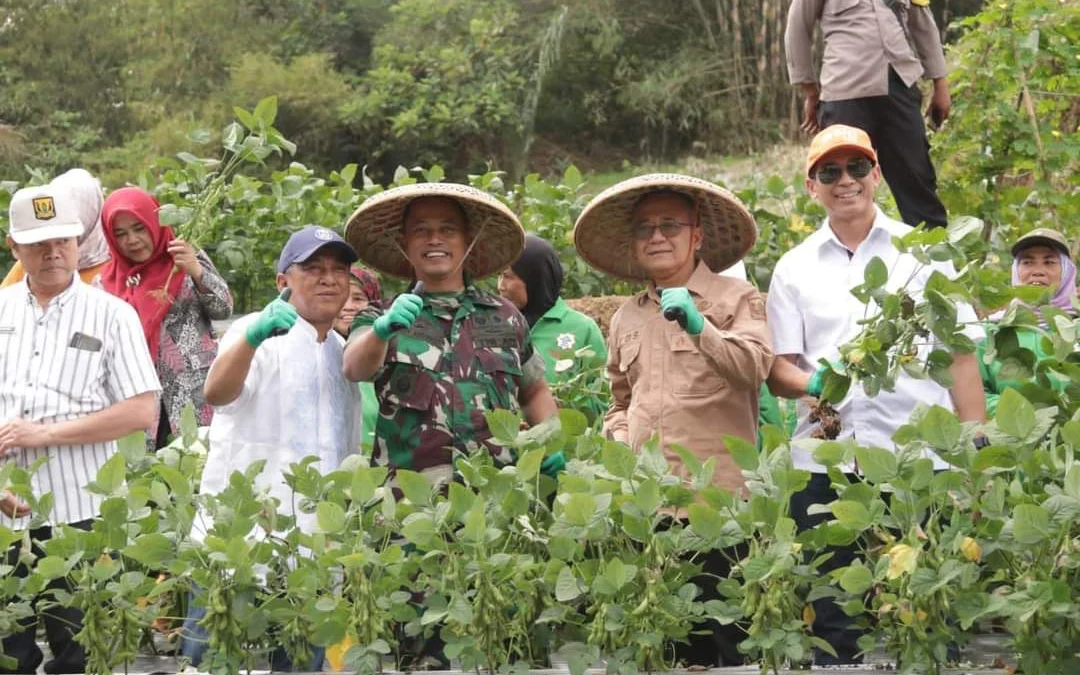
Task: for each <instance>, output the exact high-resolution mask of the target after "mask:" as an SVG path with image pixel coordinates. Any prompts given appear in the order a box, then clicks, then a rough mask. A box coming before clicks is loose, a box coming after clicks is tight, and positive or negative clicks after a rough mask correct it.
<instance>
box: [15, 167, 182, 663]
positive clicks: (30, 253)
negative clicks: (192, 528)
mask: <svg viewBox="0 0 1080 675" xmlns="http://www.w3.org/2000/svg"><path fill="white" fill-rule="evenodd" d="M9 215H10V233H9V235H8V237H7V245H8V246H10V247H11V249H12V250H13V252H14V254H15V257H16V258H18V260H19V261H20V262H21V263H22V265H23V268H24V269H25V270H26V279H25V281H24V282H23V283H19V284H14V285H12V286H8V287H7V288H5V289H3V290H0V461H15V462H17V463H18V464H19V465H20V466H22V467H29V466H30V465H32V464H33V463H34V462H36V461H38V460H39V459H44V460H45V461H44V464H42V466H41V467H40V468H39V469H38V470H37V472H36V473H35V474H34V475H33V477H32V480H31V487H32V488H33V492H34V495H35V496H36V497H37V498H39V499H40V498H41V497H42V496H43V495H44V494H45V493H51V494H52V498H53V506H52V508H51V510H50V512H49V513H41V514H31V513H30V507H29V506H27V504H25V503H24V502H23V501H22V500H20V499H19V498H18V497H16V496H15V495H13V494H11V493H5V494H4V495H3V496H2V498H0V511H2V512H3V514H4V516H6V517H10V518H14V519H16V522H14V523H9V525H11V524H14V525H15V526H16V527H20V526H21V527H25V526H26V525H27V524H28V517H29V516H31V515H35V516H38V517H40V518H41V519H42V520H43V521H44V523H45V525H44V526H43V527H38V528H36V529H34V530H32V531H31V533H30V536H31V539H32V540H34V548H35V553H36V554H38V555H43V553H42V551H41V550H40V548H39V547H38V544H39V543H40V542H42V541H44V540H46V539H49V538H50V537H51V536H52V526H53V525H59V524H68V525H71V526H73V527H77V528H81V529H89V527H90V524H91V522H92V519H93V518H94V517H95V516H96V515H97V513H98V509H99V507H100V506H101V501H102V498H101V497H100V496H97V495H93V494H91V493H89V492H87V491H86V490H85V489H83V486H85V485H86V484H87V483H88V482H90V481H92V480H94V479H95V477H96V476H97V472H98V470H99V469H100V468H101V466H102V465H103V464H105V462H106V461H107V460H108V459H109V458H110V457H112V456H113V455H114V454H115V453H116V439H118V438H121V437H123V436H126V435H127V434H129V433H132V432H134V431H139V430H142V429H146V428H147V427H149V426H150V425H151V424H153V421H154V419H155V412H156V409H157V393H158V392H159V391H160V390H161V386H160V384H159V383H158V379H157V374H156V373H155V371H154V364H153V362H152V361H151V360H150V352H149V350H148V349H147V347H146V340H145V339H144V338H143V334H142V327H141V325H140V324H139V318H138V316H137V315H136V314H135V310H134V309H133V308H132V307H131V306H130V305H128V304H127V303H125V302H124V301H122V300H120V299H119V298H115V297H113V296H111V295H109V294H107V293H105V292H104V291H101V290H99V289H96V288H92V287H90V286H88V285H86V284H85V283H83V282H82V280H81V279H80V278H79V275H78V274H77V267H78V259H79V249H78V242H77V238H78V237H79V236H80V235H82V233H83V230H84V223H82V222H81V221H80V220H79V217H78V212H77V206H76V204H75V201H74V198H73V197H72V195H70V194H69V193H67V192H66V191H63V190H60V189H57V188H56V187H55V186H43V187H37V188H24V189H22V190H19V191H17V192H16V193H15V194H14V195H13V196H12V199H11V205H10V214H9ZM46 503H47V502H46ZM39 522H40V521H39ZM7 562H8V564H13V565H14V564H16V563H17V552H16V551H9V552H8V560H7ZM25 573H26V570H25V569H24V568H22V567H21V566H17V567H16V574H22V575H24V574H25ZM51 587H52V588H64V587H65V581H64V580H63V579H60V580H57V581H56V582H54V584H53V585H52V586H51ZM43 619H44V622H45V634H46V638H47V639H48V642H49V647H50V649H51V650H52V653H53V658H52V659H51V660H49V661H48V662H47V663H46V664H45V667H44V668H45V672H46V673H81V672H83V671H84V670H85V666H86V655H85V652H84V650H83V648H82V646H80V645H79V644H78V643H77V642H75V640H74V635H75V634H76V633H78V632H79V630H80V628H81V624H82V614H81V613H80V612H79V611H77V610H74V609H70V608H64V607H53V608H50V609H49V611H48V612H47V613H43ZM36 628H37V621H36V619H31V620H30V621H29V622H27V624H26V628H25V630H23V631H22V632H19V633H16V634H14V635H10V636H8V637H7V638H5V639H4V642H3V652H4V654H5V655H6V656H10V657H12V658H14V659H15V660H16V662H17V665H16V667H15V668H14V669H12V670H11V671H4V670H0V672H18V673H28V672H29V673H32V672H34V671H35V670H36V669H37V667H38V665H39V664H40V663H41V660H42V658H43V656H42V653H41V650H40V649H39V648H38V646H37V643H36V641H35V634H36Z"/></svg>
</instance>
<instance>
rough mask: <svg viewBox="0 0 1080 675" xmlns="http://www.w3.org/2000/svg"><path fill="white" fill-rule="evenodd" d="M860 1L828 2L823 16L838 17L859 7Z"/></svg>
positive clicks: (837, 0)
mask: <svg viewBox="0 0 1080 675" xmlns="http://www.w3.org/2000/svg"><path fill="white" fill-rule="evenodd" d="M859 2H861V0H829V1H828V2H826V3H825V10H824V14H825V16H839V15H841V14H844V13H845V12H848V11H850V10H852V9H854V8H855V7H858V6H859Z"/></svg>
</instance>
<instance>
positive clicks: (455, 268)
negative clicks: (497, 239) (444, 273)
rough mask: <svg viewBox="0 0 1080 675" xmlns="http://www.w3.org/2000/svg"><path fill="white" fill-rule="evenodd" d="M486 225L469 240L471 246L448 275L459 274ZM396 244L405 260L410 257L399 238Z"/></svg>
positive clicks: (395, 241) (395, 240)
mask: <svg viewBox="0 0 1080 675" xmlns="http://www.w3.org/2000/svg"><path fill="white" fill-rule="evenodd" d="M485 227H487V223H484V224H483V225H481V226H480V229H479V230H477V232H476V236H475V237H473V240H472V241H471V242H469V248H467V249H465V255H463V256H461V260H459V261H458V264H457V265H455V266H454V269H452V270H450V274H449V275H448V276H453V275H455V274H457V273H458V271H459V270H460V269H461V266H462V265H464V264H465V261H466V260H468V258H469V254H470V253H472V250H473V246H476V242H478V241H480V235H481V234H482V233H483V232H484V228H485ZM394 246H395V247H396V248H397V250H398V252H399V253H401V255H402V256H403V257H404V258H405V260H408V259H409V254H408V253H406V252H405V249H403V248H401V244H399V243H398V242H397V239H394Z"/></svg>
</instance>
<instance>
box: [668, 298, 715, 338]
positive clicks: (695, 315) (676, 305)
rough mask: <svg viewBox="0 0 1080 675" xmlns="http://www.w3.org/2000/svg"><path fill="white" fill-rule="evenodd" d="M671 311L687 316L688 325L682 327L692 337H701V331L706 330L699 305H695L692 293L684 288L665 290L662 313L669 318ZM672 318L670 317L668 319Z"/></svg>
mask: <svg viewBox="0 0 1080 675" xmlns="http://www.w3.org/2000/svg"><path fill="white" fill-rule="evenodd" d="M669 310H671V311H674V312H681V313H682V314H683V315H684V316H686V323H685V324H682V323H681V322H680V325H682V327H683V328H684V329H685V330H686V332H687V333H689V334H691V335H701V331H702V330H704V329H705V317H703V316H702V315H701V312H699V311H698V308H697V305H695V304H694V299H693V298H691V297H690V291H688V290H687V289H686V288H684V287H678V288H665V289H664V294H663V295H661V296H660V311H662V312H664V316H665V317H667V316H668V314H669ZM668 318H670V317H668Z"/></svg>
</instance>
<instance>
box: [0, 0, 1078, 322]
mask: <svg viewBox="0 0 1080 675" xmlns="http://www.w3.org/2000/svg"><path fill="white" fill-rule="evenodd" d="M787 6H788V2H787V1H786V0H776V1H770V2H762V3H735V4H730V5H729V4H727V3H724V2H722V1H721V0H716V2H715V3H709V2H706V0H694V1H693V2H686V3H677V5H665V6H664V7H660V6H659V5H655V3H650V2H645V1H644V0H628V1H627V2H622V3H609V2H603V1H601V0H586V1H584V2H581V3H575V4H574V5H573V6H568V5H563V4H560V3H557V2H551V1H548V0H530V1H527V2H526V1H519V2H513V1H511V0H491V1H483V2H481V1H479V0H446V1H444V2H432V1H431V0H327V1H326V2H320V3H309V2H304V1H302V0H290V1H287V2H275V3H261V2H254V1H251V0H248V1H239V0H224V1H222V0H215V1H214V2H210V1H209V0H176V1H174V2H169V3H165V2H161V1H160V0H119V1H118V2H114V3H52V2H46V1H45V0H16V1H14V2H10V3H7V4H6V5H5V8H4V9H3V10H0V17H2V18H3V38H4V39H3V40H0V86H2V87H3V92H4V95H3V96H0V178H5V179H7V180H6V181H4V182H3V184H2V188H3V189H0V207H5V206H6V200H7V194H8V193H9V192H10V191H12V190H13V189H14V187H16V186H17V185H18V184H26V183H35V182H43V181H45V180H47V179H48V178H49V177H50V176H51V175H53V174H54V173H58V172H59V171H62V170H65V169H67V168H69V167H71V166H74V165H83V166H87V167H88V168H90V169H91V170H93V171H95V172H97V173H98V174H99V175H101V176H102V177H103V179H104V182H105V184H106V185H108V186H119V185H122V184H125V183H134V184H139V185H142V186H144V187H146V188H148V189H150V190H152V191H154V192H155V193H156V194H157V195H158V197H159V198H160V199H161V201H162V202H163V203H165V204H172V205H173V206H175V207H176V208H178V209H183V208H184V207H187V208H191V207H192V206H193V205H194V203H195V202H196V200H197V198H198V196H199V194H200V192H201V190H203V188H204V187H205V186H206V185H207V181H208V178H207V174H208V172H211V173H212V172H213V170H214V169H213V166H214V164H213V162H214V160H211V159H208V158H217V157H220V156H221V153H222V150H221V148H222V146H226V147H227V146H228V145H229V143H228V142H227V141H228V138H226V137H225V136H222V135H216V134H213V133H208V132H207V131H206V130H207V129H221V128H223V127H225V126H226V124H227V123H229V121H230V120H231V119H232V118H233V116H234V115H235V112H234V110H233V108H232V106H233V105H234V104H239V105H240V106H244V107H247V106H254V105H255V103H256V102H257V101H260V100H263V99H264V98H266V97H268V96H271V95H273V96H275V97H276V100H277V105H276V115H275V116H274V118H273V120H272V122H273V124H274V125H275V127H276V128H277V129H280V134H281V135H283V136H284V137H286V138H288V139H290V140H291V141H292V142H293V143H295V145H296V149H295V153H287V152H286V153H283V154H278V155H274V156H271V157H268V158H266V161H265V164H263V165H261V166H256V165H250V164H249V165H247V166H246V167H245V168H244V170H243V172H242V173H239V174H236V175H231V176H229V178H228V180H227V182H226V184H225V189H224V192H223V195H222V199H221V200H220V201H219V202H216V203H215V207H214V209H213V211H212V213H210V214H208V215H209V216H210V218H209V220H208V222H207V223H206V226H205V232H204V236H201V237H200V242H201V244H202V245H203V246H204V247H205V248H206V249H207V250H208V251H209V253H210V254H211V256H212V257H213V258H214V260H215V261H216V262H217V264H218V265H219V266H220V267H221V268H222V269H223V271H224V273H225V275H226V277H227V279H228V281H229V282H230V284H231V285H232V287H233V289H234V291H235V292H236V294H237V299H238V310H240V311H246V310H250V309H253V308H256V307H258V306H260V305H261V303H263V302H264V301H266V300H267V299H268V298H269V296H268V293H269V292H270V286H271V285H270V284H269V283H268V279H269V278H270V277H271V276H272V273H273V272H272V269H273V266H272V263H273V260H274V258H275V256H276V255H277V251H278V250H279V249H280V246H281V244H282V243H283V242H284V240H285V238H286V237H287V236H288V235H289V233H290V232H292V231H294V230H295V229H298V228H299V227H301V226H303V225H305V224H308V223H317V224H321V225H325V226H328V227H335V228H340V227H341V225H342V224H343V222H344V220H345V218H346V217H347V215H348V214H349V213H350V212H351V210H352V209H354V208H355V207H356V206H357V205H358V204H359V203H360V202H361V201H362V200H363V199H364V198H365V197H366V196H367V195H370V194H372V193H373V192H375V191H377V190H378V189H380V186H382V185H390V184H399V183H402V182H408V181H412V180H417V179H420V180H442V179H446V180H458V181H470V182H472V183H474V184H476V185H478V186H480V187H482V188H484V189H487V190H490V191H491V192H492V193H494V194H496V195H498V196H499V197H500V198H502V199H504V200H506V201H507V203H509V204H510V205H511V206H512V207H513V208H514V209H515V210H516V211H517V212H518V213H519V215H520V216H521V218H522V222H523V223H524V224H525V226H526V228H527V229H529V230H530V231H534V232H537V233H539V234H540V235H542V236H544V237H546V238H548V239H550V240H551V241H552V242H554V243H555V245H556V247H557V248H558V249H559V251H560V253H561V254H562V258H563V263H564V265H565V266H566V268H567V287H566V288H565V291H566V295H567V296H568V297H576V296H579V295H601V294H607V293H624V292H627V291H628V290H630V289H629V288H628V287H626V286H625V285H621V284H616V283H613V282H612V281H611V280H610V279H607V278H605V277H603V276H601V275H598V274H597V273H595V272H594V271H592V270H590V269H589V268H588V267H587V266H586V265H585V264H584V262H583V261H581V260H580V259H579V258H577V256H575V255H574V251H573V246H572V241H571V237H570V230H571V226H572V223H573V221H574V219H575V218H576V217H577V215H578V213H579V212H580V210H581V208H582V207H583V206H584V204H585V203H586V202H587V201H588V198H589V197H590V196H591V194H592V193H593V192H595V191H596V190H597V189H598V188H597V187H594V186H593V185H592V183H593V182H594V172H595V171H599V170H603V169H610V168H614V167H621V168H622V169H623V170H624V171H623V174H622V175H627V174H630V173H636V172H643V171H646V170H648V168H647V167H649V166H657V165H658V163H659V165H660V166H663V167H665V168H675V169H677V170H683V171H686V172H688V173H702V174H704V170H703V169H695V168H694V164H692V163H689V162H687V161H686V160H687V159H688V158H687V155H686V153H687V152H690V151H694V152H706V153H716V152H731V153H741V152H752V153H753V152H756V151H758V150H761V149H762V148H763V147H764V146H765V145H767V144H771V143H773V142H775V141H778V140H781V139H782V138H783V137H784V136H785V135H786V130H788V129H791V127H792V122H793V121H794V117H793V115H794V114H795V111H796V110H797V105H796V104H797V103H798V101H797V98H796V96H795V94H794V92H793V90H792V88H791V87H789V86H788V85H787V84H786V82H785V81H784V67H783V63H782V53H781V50H780V42H779V40H780V39H781V37H782V26H783V21H784V17H785V16H786V10H787ZM979 7H980V3H976V2H957V1H955V0H954V1H952V2H949V3H941V5H938V3H935V9H936V11H938V12H939V13H942V12H946V13H948V16H940V17H939V21H941V22H942V25H945V20H946V19H947V18H951V17H955V16H964V15H966V14H971V12H973V11H975V10H976V9H978V8H979ZM947 35H948V37H949V39H950V44H949V47H948V53H949V58H950V61H951V62H952V63H953V64H954V70H953V73H952V74H951V76H950V80H951V82H952V88H953V93H954V96H953V99H954V108H953V114H952V117H951V118H950V119H949V121H948V123H947V124H946V125H945V127H944V129H943V130H941V131H940V132H937V133H934V134H932V136H931V143H932V151H933V154H934V157H935V160H936V163H937V167H938V171H939V181H940V185H941V191H942V194H943V197H944V199H945V201H946V204H947V206H948V207H949V209H950V212H951V213H953V214H954V215H961V214H963V215H973V216H976V217H979V218H982V219H983V220H984V221H985V222H986V224H987V226H986V228H985V231H984V237H985V238H987V239H988V240H990V241H991V242H992V243H993V244H994V247H993V248H991V249H990V252H989V254H988V260H989V262H991V263H992V265H991V269H997V270H1000V269H1001V268H1003V267H1004V266H1005V264H1007V260H1005V259H1004V256H1003V255H1001V250H1002V249H1003V248H1007V246H1006V244H1007V243H1008V242H1009V241H1011V240H1012V239H1013V238H1014V237H1015V236H1016V235H1017V234H1019V233H1022V232H1024V231H1027V230H1028V229H1031V228H1032V227H1035V226H1037V225H1050V226H1054V227H1058V228H1060V229H1062V230H1064V231H1065V232H1066V234H1067V235H1068V236H1069V237H1070V238H1075V237H1076V236H1077V234H1078V232H1077V230H1076V226H1075V223H1076V222H1077V216H1078V215H1080V213H1078V212H1080V199H1078V189H1080V184H1078V182H1077V179H1076V169H1077V165H1078V163H1080V160H1078V157H1080V141H1078V138H1080V135H1078V133H1077V131H1078V125H1080V59H1078V58H1076V47H1075V45H1076V44H1077V43H1078V42H1080V7H1078V5H1077V3H1072V2H1060V1H1059V0H1016V1H1015V2H1007V3H990V4H987V5H986V6H985V9H983V10H982V11H981V12H978V13H976V14H971V15H970V16H967V17H966V18H962V19H960V20H958V21H955V22H954V23H952V24H951V25H950V28H949V30H948V32H947ZM228 128H231V127H226V129H228ZM226 135H227V134H226ZM676 157H682V158H683V159H682V160H678V163H676V164H674V165H673V164H672V163H671V161H670V158H676ZM703 177H705V178H709V179H714V180H715V179H716V176H715V175H703ZM603 182H605V181H604V180H596V181H595V183H597V184H602V183H603ZM728 187H729V188H731V189H733V190H734V191H736V192H737V193H738V194H739V196H740V197H741V198H742V199H743V200H744V201H745V202H746V203H747V205H748V206H749V207H750V208H751V209H752V210H753V211H754V214H755V216H756V218H757V221H758V225H759V229H760V237H759V241H758V245H757V246H756V247H755V249H754V251H753V252H752V253H751V255H750V256H749V258H748V259H747V266H748V269H749V272H750V276H751V279H752V281H753V282H754V283H756V284H757V285H758V286H759V287H760V288H762V289H763V290H764V289H767V287H768V282H769V278H770V275H771V270H772V267H773V264H774V263H775V261H776V259H777V258H778V257H779V256H780V255H781V254H783V253H784V252H785V251H787V250H789V249H790V248H791V247H792V246H793V245H794V244H796V243H798V242H799V241H801V240H802V238H803V237H805V236H806V235H807V234H809V233H810V232H811V231H812V230H813V228H815V227H816V226H817V225H818V224H819V223H820V221H821V218H822V217H823V215H824V214H823V212H822V211H821V209H820V207H818V206H817V205H816V204H815V203H814V202H813V201H812V200H810V199H809V198H808V197H807V196H806V195H805V191H804V190H803V188H802V177H801V176H800V175H798V174H794V173H793V174H792V175H784V174H783V172H780V174H779V175H768V174H765V173H761V174H752V175H747V176H742V177H739V178H737V179H734V180H733V181H732V183H731V184H729V185H728ZM882 204H883V205H885V208H886V209H887V210H888V209H889V208H890V202H889V198H888V195H887V193H886V192H885V191H884V190H883V191H882ZM3 210H4V213H3V214H2V215H0V219H2V218H3V217H4V216H6V208H4V209H3ZM994 263H996V265H994ZM8 264H10V257H9V253H8V252H7V251H6V250H5V251H3V252H0V265H3V266H4V267H6V266H7V265H8ZM391 290H393V285H392V284H391Z"/></svg>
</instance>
